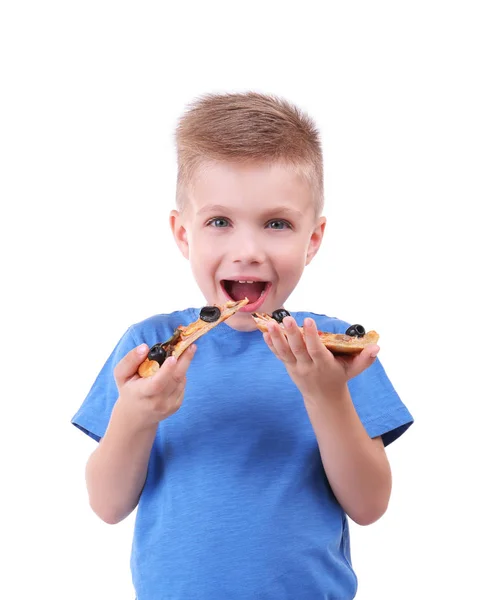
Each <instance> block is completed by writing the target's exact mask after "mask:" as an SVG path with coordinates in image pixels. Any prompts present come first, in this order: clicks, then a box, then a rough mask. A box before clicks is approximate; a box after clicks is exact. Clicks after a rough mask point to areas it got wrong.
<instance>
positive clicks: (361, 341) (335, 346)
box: [252, 308, 379, 354]
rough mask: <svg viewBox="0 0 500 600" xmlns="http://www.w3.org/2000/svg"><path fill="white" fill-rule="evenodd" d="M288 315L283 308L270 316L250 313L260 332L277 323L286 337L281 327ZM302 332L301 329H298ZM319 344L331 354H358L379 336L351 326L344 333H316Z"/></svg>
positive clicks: (375, 341) (359, 326)
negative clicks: (270, 324)
mask: <svg viewBox="0 0 500 600" xmlns="http://www.w3.org/2000/svg"><path fill="white" fill-rule="evenodd" d="M289 316H290V313H289V312H288V311H287V310H285V309H284V308H279V309H278V310H275V311H274V312H273V314H272V315H268V314H266V313H252V317H253V319H254V321H255V324H256V325H257V328H258V329H260V331H262V332H264V333H266V332H267V324H268V323H269V322H270V321H277V322H278V323H279V324H280V326H281V328H282V330H283V333H284V334H285V335H286V330H285V328H284V326H283V319H284V318H285V317H289ZM299 329H300V330H301V331H302V332H303V328H302V327H299ZM318 335H319V337H320V339H321V342H322V343H323V344H324V345H325V346H326V347H327V348H328V350H330V352H331V353H332V354H358V353H359V352H361V351H362V350H363V348H366V346H369V345H370V344H376V343H377V342H378V339H379V335H378V333H377V332H376V331H368V332H366V331H365V328H364V327H363V326H362V325H358V324H356V325H351V326H350V327H349V328H348V329H347V331H346V332H345V333H328V332H326V331H318Z"/></svg>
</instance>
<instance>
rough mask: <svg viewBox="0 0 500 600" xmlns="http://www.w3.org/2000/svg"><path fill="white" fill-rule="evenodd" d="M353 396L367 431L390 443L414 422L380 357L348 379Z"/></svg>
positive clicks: (386, 443) (373, 436)
mask: <svg viewBox="0 0 500 600" xmlns="http://www.w3.org/2000/svg"><path fill="white" fill-rule="evenodd" d="M348 385H349V390H350V392H351V398H352V401H353V403H354V406H355V408H356V411H357V413H358V416H359V418H360V420H361V422H362V423H363V425H364V427H365V429H366V431H367V433H368V435H369V436H370V437H372V438H375V437H378V436H382V440H383V442H384V445H385V446H387V445H389V444H390V443H392V442H394V441H395V440H396V439H397V438H399V437H400V436H401V435H402V434H403V433H404V432H405V431H406V430H407V429H408V427H410V425H411V424H412V423H413V417H412V415H411V414H410V412H409V410H408V409H407V407H406V406H405V405H404V404H403V402H402V401H401V399H400V397H399V395H398V393H397V392H396V390H395V389H394V387H393V385H392V383H391V381H390V380H389V378H388V376H387V374H386V372H385V370H384V367H383V366H382V363H381V362H380V360H379V359H378V358H377V359H376V360H375V362H374V363H373V364H372V365H371V366H370V367H368V369H366V370H365V371H363V372H362V373H360V374H359V375H358V376H356V377H354V378H353V379H351V380H350V381H349V384H348Z"/></svg>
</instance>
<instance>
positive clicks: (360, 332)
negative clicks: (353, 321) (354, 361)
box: [345, 325, 366, 337]
mask: <svg viewBox="0 0 500 600" xmlns="http://www.w3.org/2000/svg"><path fill="white" fill-rule="evenodd" d="M365 333H366V331H365V328H364V327H363V325H351V326H350V327H349V329H348V330H347V331H346V332H345V334H346V335H350V336H351V337H363V336H364V335H365Z"/></svg>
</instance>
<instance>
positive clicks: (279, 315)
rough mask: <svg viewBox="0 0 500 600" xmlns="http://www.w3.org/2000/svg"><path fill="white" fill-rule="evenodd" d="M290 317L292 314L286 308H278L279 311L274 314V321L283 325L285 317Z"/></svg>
mask: <svg viewBox="0 0 500 600" xmlns="http://www.w3.org/2000/svg"><path fill="white" fill-rule="evenodd" d="M289 316H290V313H289V312H288V311H287V310H286V309H284V308H278V310H275V311H274V312H273V314H272V317H273V319H274V320H275V321H278V323H281V322H282V321H283V319H284V318H285V317H289Z"/></svg>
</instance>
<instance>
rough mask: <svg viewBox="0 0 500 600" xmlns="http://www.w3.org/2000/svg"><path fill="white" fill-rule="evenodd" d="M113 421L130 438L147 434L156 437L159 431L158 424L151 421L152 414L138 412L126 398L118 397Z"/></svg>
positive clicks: (112, 417)
mask: <svg viewBox="0 0 500 600" xmlns="http://www.w3.org/2000/svg"><path fill="white" fill-rule="evenodd" d="M111 419H112V420H113V421H114V422H115V423H116V425H117V426H118V427H119V428H120V429H121V430H122V431H124V432H126V433H127V435H128V436H133V435H138V434H145V435H155V434H156V430H157V429H158V422H157V421H153V420H152V419H151V415H150V414H146V413H145V412H143V411H141V410H137V409H136V408H135V407H134V406H133V405H131V403H129V402H127V400H126V399H125V398H122V397H121V396H119V397H118V399H117V401H116V403H115V406H114V408H113V412H112V415H111Z"/></svg>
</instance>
